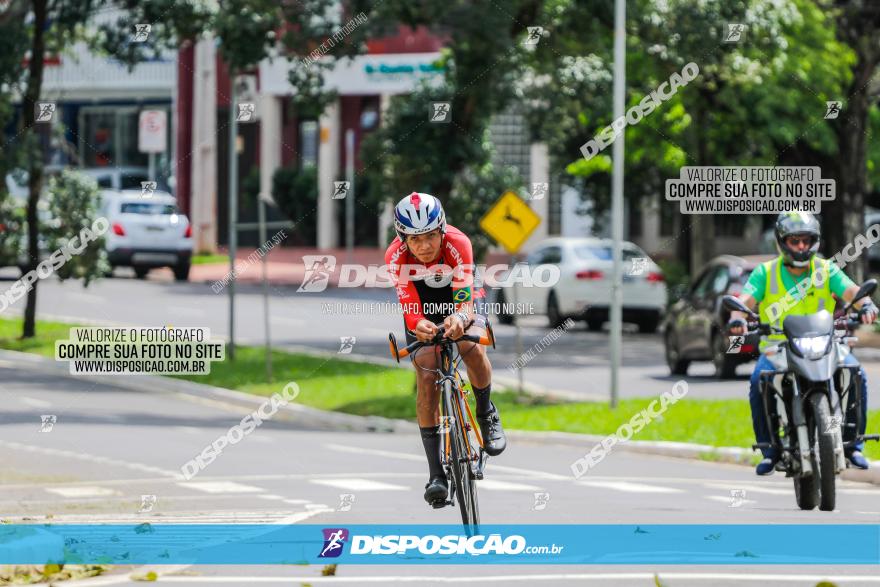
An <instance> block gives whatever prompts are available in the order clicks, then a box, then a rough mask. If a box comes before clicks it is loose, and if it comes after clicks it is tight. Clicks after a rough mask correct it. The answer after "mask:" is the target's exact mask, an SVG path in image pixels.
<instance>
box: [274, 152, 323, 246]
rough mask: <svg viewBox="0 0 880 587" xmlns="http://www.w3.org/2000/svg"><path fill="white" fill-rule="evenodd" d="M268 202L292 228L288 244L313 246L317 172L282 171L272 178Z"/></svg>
mask: <svg viewBox="0 0 880 587" xmlns="http://www.w3.org/2000/svg"><path fill="white" fill-rule="evenodd" d="M272 198H273V199H274V200H275V203H276V204H278V208H279V209H280V210H281V212H282V213H283V214H284V215H285V216H287V217H288V218H290V220H292V221H293V222H294V223H295V224H296V225H295V226H294V227H293V229H292V230H291V232H290V236H289V237H288V242H290V243H292V244H293V245H295V246H314V245H315V241H316V239H317V228H316V226H315V222H314V219H315V209H316V208H317V205H318V170H317V169H316V168H315V166H313V165H308V166H306V167H304V168H302V169H298V168H295V167H282V168H280V169H278V171H276V172H275V175H274V176H273V177H272Z"/></svg>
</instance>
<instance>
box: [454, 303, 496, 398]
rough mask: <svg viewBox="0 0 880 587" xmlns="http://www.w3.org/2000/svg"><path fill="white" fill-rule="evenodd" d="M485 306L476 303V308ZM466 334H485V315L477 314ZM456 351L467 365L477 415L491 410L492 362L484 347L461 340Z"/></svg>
mask: <svg viewBox="0 0 880 587" xmlns="http://www.w3.org/2000/svg"><path fill="white" fill-rule="evenodd" d="M481 306H482V308H485V305H482V304H481V305H477V309H478V310H480V309H482V308H481ZM465 333H466V334H473V335H475V336H483V335H484V334H486V316H485V314H477V315H476V316H475V318H474V322H473V324H471V326H470V327H469V328H468V329H467V330H465ZM458 352H459V353H460V354H461V359H462V361H464V364H465V366H466V367H467V374H468V381H470V382H471V387H473V389H474V397H475V398H476V400H477V415H479V416H482V415H485V414H486V413H488V412H489V411H491V402H490V401H489V394H490V392H491V390H492V364H491V363H490V362H489V357H488V354H487V353H486V347H485V346H483V345H481V344H477V343H475V342H469V341H462V342H460V343H458Z"/></svg>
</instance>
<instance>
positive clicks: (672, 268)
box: [657, 259, 691, 303]
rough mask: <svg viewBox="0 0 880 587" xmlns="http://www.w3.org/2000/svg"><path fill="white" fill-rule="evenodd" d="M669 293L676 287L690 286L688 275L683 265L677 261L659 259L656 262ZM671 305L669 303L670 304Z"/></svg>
mask: <svg viewBox="0 0 880 587" xmlns="http://www.w3.org/2000/svg"><path fill="white" fill-rule="evenodd" d="M657 265H659V266H660V270H661V271H662V272H663V277H664V278H665V279H666V284H667V285H668V286H669V289H670V291H672V290H673V289H674V288H676V287H679V286H681V287H687V286H688V285H690V281H691V280H690V274H689V273H688V269H687V267H686V266H685V264H684V263H682V262H681V261H680V260H678V259H660V260H658V261H657ZM670 303H671V302H670Z"/></svg>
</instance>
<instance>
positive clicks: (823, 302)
mask: <svg viewBox="0 0 880 587" xmlns="http://www.w3.org/2000/svg"><path fill="white" fill-rule="evenodd" d="M775 233H776V248H777V250H778V251H779V256H778V257H777V258H775V259H772V260H770V261H767V262H766V263H762V264H761V265H759V266H758V267H757V268H755V270H754V271H752V274H751V275H750V276H749V281H748V283H746V285H745V286H744V287H743V290H742V293H740V295H739V296H738V297H739V299H740V301H742V302H743V303H744V304H745V305H746V306H748V308H749V309H751V310H754V309H755V307H756V306H757V307H758V314H759V315H760V318H761V322H764V323H773V324H775V325H776V326H778V327H781V325H782V321H783V320H784V319H785V317H786V316H790V315H793V314H794V315H802V314H813V313H815V312H818V311H820V310H823V309H825V310H828V311H829V312H831V313H832V314H833V313H834V305H835V301H834V298H833V297H832V294H834V295H836V296H837V297H839V298H841V299H842V300H844V301H845V302H847V303H849V302H850V301H852V299H853V297H854V296H855V294H856V292H858V290H859V288H858V286H856V285H855V284H854V283H853V282H852V280H851V279H850V278H849V277H847V276H846V274H845V273H844V272H843V271H841V270H840V268H839V267H837V265H835V264H834V263H832V262H831V261H830V260H828V259H821V258H818V257H816V252H817V251H818V250H819V241H820V238H821V236H822V233H821V229H820V226H819V221H818V220H816V218H815V216H813V215H812V214H807V213H805V212H783V213H782V214H780V215H779V217H778V218H777V219H776V229H775ZM820 264H821V270H822V271H823V273H824V275H825V276H826V277H825V278H824V279H822V280H821V281H820V280H819V279H817V280H816V282H818V283H813V284H812V286H811V287H809V288H808V289H807V290H806V291H805V293H804V294H803V295H802V296H800V295H799V294H795V296H794V300H795V303H794V304H793V305H791V307H790V308H788V309H786V310H783V311H782V312H781V315H780V316H779V318H778V320H777V321H774V320H771V319H770V314H769V312H768V307H770V306H771V305H773V304H778V305H777V306H776V307H777V308H785V305H784V304H782V303H781V302H782V300H784V299H785V298H786V295H787V292H795V291H799V290H798V289H797V288H796V284H797V283H800V282H801V281H803V280H804V279H812V277H813V273H814V272H815V271H816V269H817V266H819V265H820ZM855 306H856V307H857V308H859V314H860V315H861V320H862V322H863V323H865V324H870V323H872V322H874V320H875V319H876V318H877V306H875V305H874V303H873V302H872V301H871V299H870V298H865V299H863V300H861V301H860V302H857V303H856V304H855ZM745 318H746V315H745V314H743V313H742V312H731V313H730V321H729V322H728V323H727V326H728V330H729V331H730V333H731V334H743V333H744V332H745V328H746V321H745ZM781 338H784V336H783V335H781V334H776V335H770V336H768V337H766V339H763V340H761V344H760V349H761V353H762V354H761V356H760V357H759V358H758V362H757V364H756V365H755V370H754V372H753V373H752V378H751V382H750V389H749V403H750V404H751V408H752V427H753V428H754V430H755V439H756V440H757V441H758V443H765V442H770V431H769V430H768V429H767V421H766V418H765V417H764V406H763V403H762V401H761V395H760V391H759V390H758V379H759V377H760V373H761V371H764V370H773V365H772V364H771V363H770V360H769V359H768V358H767V357H766V356H765V355H764V354H763V352H764V350H765V349H766V348H767V346H769V345H770V344H771V342H770V341H771V340H780V339H781ZM855 363H856V359H855V357H853V356H852V355H851V354H850V355H847V360H846V364H849V365H854V364H855ZM859 376H860V378H861V380H862V382H861V383H862V397H861V419H862V423H861V430H859V434H864V433H865V427H866V425H867V422H868V381H867V378H866V377H865V370H864V369H859ZM850 411H852V412H854V410H848V411H847V414H846V420H847V422H849V423H851V424H854V423H855V417H856V415H855V413H850ZM863 444H864V443H862V444H859V445H858V446H855V447H853V448H849V449H847V450H846V458H847V459H848V460H849V462H850V463H851V464H852V465H853V466H854V467H857V468H859V469H867V468H868V461H867V459H865V457H864V455H862V452H861V451H862V448H863ZM761 452H762V453H763V455H764V459H763V460H762V461H761V462H760V463H758V467H757V469H756V470H755V472H756V473H757V474H758V475H770V474H772V473H773V470H774V469H775V467H776V463H777V462H778V461H779V458H780V455H779V454H778V452H777V451H776V449H774V448H767V449H761Z"/></svg>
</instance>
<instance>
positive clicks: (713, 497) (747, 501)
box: [703, 495, 758, 509]
mask: <svg viewBox="0 0 880 587" xmlns="http://www.w3.org/2000/svg"><path fill="white" fill-rule="evenodd" d="M703 497H705V498H706V499H711V500H712V501H722V502H724V503H726V504H730V503H731V499H732V498H731V497H729V496H728V497H724V496H723V495H704V496H703ZM739 503H742V504H750V505H751V504H753V503H758V502H757V501H755V500H754V499H741V500H739ZM730 509H736V508H730Z"/></svg>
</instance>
